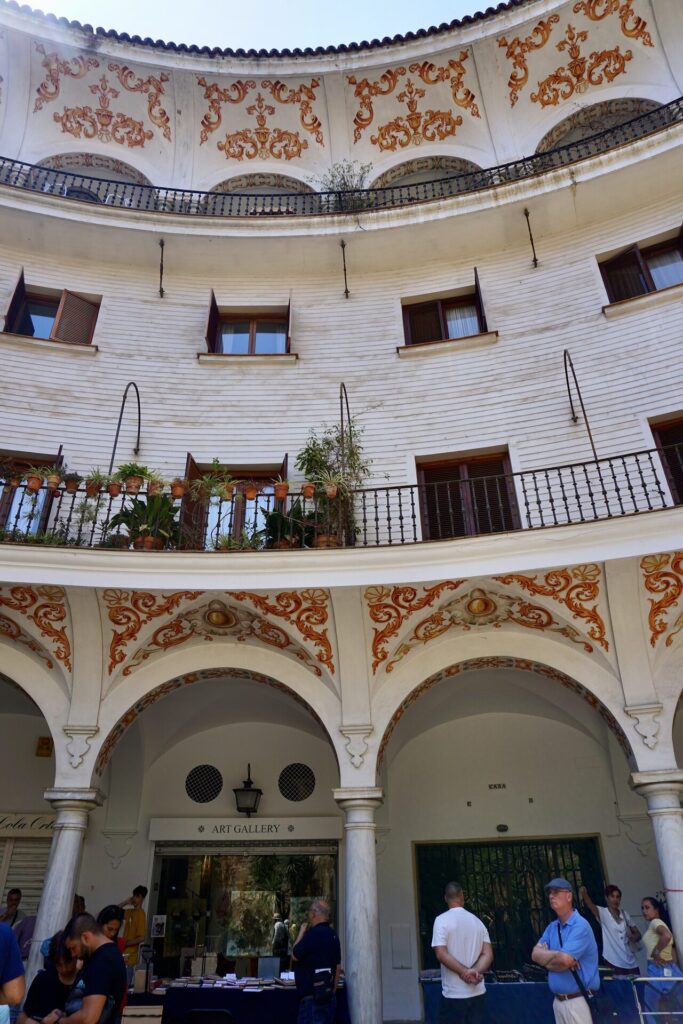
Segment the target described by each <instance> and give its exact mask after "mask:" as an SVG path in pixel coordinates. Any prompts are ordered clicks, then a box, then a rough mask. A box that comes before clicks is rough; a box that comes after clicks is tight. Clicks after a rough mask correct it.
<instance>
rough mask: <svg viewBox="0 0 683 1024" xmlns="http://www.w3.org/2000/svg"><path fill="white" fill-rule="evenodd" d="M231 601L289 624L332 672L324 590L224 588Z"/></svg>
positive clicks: (328, 615) (332, 665) (328, 611)
mask: <svg viewBox="0 0 683 1024" xmlns="http://www.w3.org/2000/svg"><path fill="white" fill-rule="evenodd" d="M226 594H227V596H228V597H232V598H233V599H234V600H235V601H248V602H250V603H251V604H253V605H254V607H255V608H258V609H259V610H260V611H261V612H263V613H264V614H266V615H274V616H276V617H277V618H281V619H284V620H285V622H289V623H291V625H293V626H294V627H295V628H296V629H297V631H298V632H299V634H300V636H302V637H304V638H305V639H306V640H309V641H310V642H311V643H312V644H313V645H314V647H315V648H316V649H317V653H316V659H317V661H319V662H320V664H321V665H324V666H325V668H326V669H328V670H329V672H330V673H331V674H332V675H334V671H335V668H334V660H333V656H332V645H331V643H330V639H329V636H328V632H327V629H326V628H324V627H326V626H327V622H328V620H329V617H330V607H329V595H328V593H327V591H326V590H322V589H320V588H315V587H312V588H310V589H308V590H301V591H297V590H287V591H283V592H282V593H280V594H275V596H274V597H273V598H272V599H271V598H270V597H269V596H268V595H265V596H264V595H262V594H254V593H252V592H251V591H248V590H229V591H226Z"/></svg>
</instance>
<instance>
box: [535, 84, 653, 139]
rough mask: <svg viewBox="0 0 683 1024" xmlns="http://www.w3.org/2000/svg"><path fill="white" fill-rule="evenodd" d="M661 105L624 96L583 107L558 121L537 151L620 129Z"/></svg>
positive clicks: (546, 134) (547, 133) (544, 137)
mask: <svg viewBox="0 0 683 1024" xmlns="http://www.w3.org/2000/svg"><path fill="white" fill-rule="evenodd" d="M660 106H661V103H658V102H657V101H656V100H647V99H639V98H637V97H635V96H623V97H619V98H618V99H611V100H603V101H602V102H600V103H592V104H590V105H589V106H585V107H581V108H580V109H579V110H575V111H574V112H573V113H572V114H569V116H568V117H563V118H561V119H560V120H558V121H557V123H556V124H555V125H554V126H553V127H552V128H551V129H550V131H547V132H546V133H545V135H544V136H543V138H542V139H541V141H540V142H539V143H538V145H537V146H536V152H537V153H547V152H548V151H549V150H552V149H556V148H557V147H558V146H566V145H569V144H570V143H572V142H580V141H581V140H582V139H588V138H590V136H591V135H597V134H598V133H599V132H602V131H606V130H607V129H608V128H616V127H618V126H619V125H620V124H625V123H626V122H627V121H631V120H633V118H634V117H639V116H640V115H641V114H648V113H650V112H651V111H652V110H656V109H657V107H660Z"/></svg>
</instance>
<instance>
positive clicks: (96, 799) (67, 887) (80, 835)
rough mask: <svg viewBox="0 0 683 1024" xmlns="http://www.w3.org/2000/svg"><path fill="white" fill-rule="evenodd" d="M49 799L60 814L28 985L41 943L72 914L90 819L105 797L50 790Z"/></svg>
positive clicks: (38, 965) (92, 792) (36, 966)
mask: <svg viewBox="0 0 683 1024" xmlns="http://www.w3.org/2000/svg"><path fill="white" fill-rule="evenodd" d="M45 799H46V800H48V801H49V802H50V803H51V804H52V806H53V808H54V810H55V812H56V816H55V824H54V832H53V836H52V846H51V847H50V857H49V860H48V865H47V872H46V874H45V881H44V883H43V893H42V896H41V897H40V906H39V907H38V918H37V920H36V927H35V930H34V932H33V939H32V941H31V954H30V956H29V962H28V970H27V977H26V981H27V986H28V985H29V984H30V983H31V980H32V978H33V977H34V975H35V974H36V972H37V971H38V970H40V968H41V967H42V964H43V960H42V957H41V955H40V944H41V942H42V941H43V939H46V938H48V937H49V936H51V935H54V934H55V932H57V931H59V930H60V929H62V928H63V927H64V925H65V924H66V923H67V921H68V920H69V918H70V917H71V911H72V909H73V900H74V892H75V890H76V881H77V879H78V871H79V868H80V865H81V854H82V852H83V840H84V839H85V833H86V830H87V828H88V818H89V815H90V811H91V810H92V809H93V807H97V806H98V805H99V804H101V803H102V797H101V795H100V793H99V792H98V791H97V790H96V789H73V790H67V789H48V790H47V792H46V793H45Z"/></svg>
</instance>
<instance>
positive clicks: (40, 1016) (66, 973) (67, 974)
mask: <svg viewBox="0 0 683 1024" xmlns="http://www.w3.org/2000/svg"><path fill="white" fill-rule="evenodd" d="M49 960H50V965H49V967H46V968H45V970H44V971H39V972H38V974H36V976H35V978H34V979H33V983H32V984H31V987H30V989H29V990H28V995H27V996H26V1000H25V1002H24V1005H23V1008H22V1011H21V1013H20V1014H19V1020H18V1024H29V1022H30V1021H40V1022H41V1024H57V1021H58V1020H59V1019H60V1017H63V1016H64V1009H65V1007H66V1003H67V1000H68V998H69V995H70V993H71V988H72V986H73V984H74V982H75V981H76V975H77V973H78V961H77V960H76V959H75V958H74V957H72V956H71V953H70V952H69V950H68V949H67V948H66V943H65V942H64V933H63V932H57V934H56V935H53V936H52V938H51V939H50V948H49Z"/></svg>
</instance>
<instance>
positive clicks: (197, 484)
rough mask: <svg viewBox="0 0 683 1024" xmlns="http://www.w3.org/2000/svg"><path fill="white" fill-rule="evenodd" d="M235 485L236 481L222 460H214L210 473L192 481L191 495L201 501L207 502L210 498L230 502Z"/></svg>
mask: <svg viewBox="0 0 683 1024" xmlns="http://www.w3.org/2000/svg"><path fill="white" fill-rule="evenodd" d="M234 485H235V481H234V480H233V478H232V476H231V475H230V471H229V470H228V467H227V466H224V465H223V464H222V463H221V461H220V459H212V461H211V469H210V470H209V472H208V473H205V474H204V475H203V476H200V477H198V478H197V479H196V480H193V481H192V483H191V485H190V493H191V495H192V497H193V498H197V499H199V500H200V501H206V500H207V499H208V498H222V499H224V500H225V501H229V500H230V498H231V497H232V489H233V488H234Z"/></svg>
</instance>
